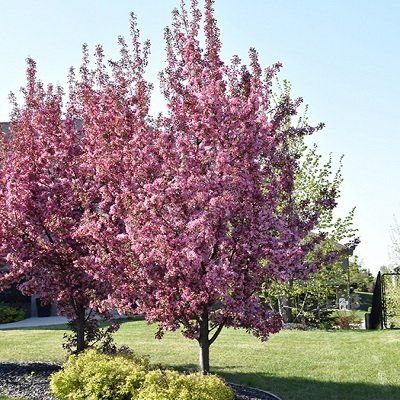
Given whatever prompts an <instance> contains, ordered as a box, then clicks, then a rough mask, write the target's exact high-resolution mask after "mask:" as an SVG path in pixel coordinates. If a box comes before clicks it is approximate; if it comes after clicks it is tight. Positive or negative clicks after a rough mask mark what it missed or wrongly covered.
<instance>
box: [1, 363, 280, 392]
mask: <svg viewBox="0 0 400 400" xmlns="http://www.w3.org/2000/svg"><path fill="white" fill-rule="evenodd" d="M59 369H60V366H59V365H58V364H52V363H40V362H34V363H11V362H9V363H0V395H1V394H6V395H8V396H12V397H16V398H23V399H29V400H55V399H54V397H53V396H52V395H51V393H50V388H49V377H50V375H51V374H52V373H53V372H56V371H58V370H59ZM230 385H231V386H232V388H233V389H234V390H235V391H236V393H237V395H236V399H235V400H279V398H278V397H275V396H273V395H271V394H269V393H266V392H263V391H260V390H257V389H253V388H248V387H246V386H242V385H236V384H234V383H231V384H230Z"/></svg>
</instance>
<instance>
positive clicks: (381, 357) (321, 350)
mask: <svg viewBox="0 0 400 400" xmlns="http://www.w3.org/2000/svg"><path fill="white" fill-rule="evenodd" d="M155 331H156V327H154V326H149V325H147V324H146V323H145V322H144V321H130V322H126V323H124V324H122V326H121V329H120V331H119V332H118V333H117V334H116V340H117V342H118V343H119V344H126V345H129V346H130V347H132V348H133V349H134V350H135V351H136V352H137V353H140V354H148V355H150V357H151V360H152V362H153V363H162V364H164V365H168V366H171V367H174V368H178V369H185V370H188V369H195V368H196V366H197V357H198V348H197V342H195V341H191V340H188V339H185V338H183V337H182V336H181V335H180V334H179V333H168V334H166V335H165V337H164V339H162V340H161V341H159V340H156V339H154V333H155ZM64 332H65V331H64V327H52V328H42V329H32V330H31V329H25V330H13V331H0V360H3V361H16V360H18V361H58V362H61V361H63V360H64V357H65V354H64V352H63V350H62V348H61V342H62V336H63V333H64ZM211 365H212V370H213V372H215V373H218V374H220V375H222V376H224V377H225V378H226V379H228V380H231V381H234V382H238V383H243V384H246V385H250V386H254V387H259V388H261V389H265V390H268V391H271V392H273V393H276V394H277V395H279V396H280V397H281V398H282V399H283V400H300V399H301V400H395V399H400V374H399V367H400V332H399V331H307V332H305V331H282V332H280V333H278V334H276V335H273V336H271V339H270V340H269V341H268V342H267V343H261V342H260V341H258V340H257V339H256V338H254V337H253V336H251V335H249V334H247V333H246V332H244V331H243V330H233V329H226V330H224V331H223V332H222V333H221V335H220V337H219V338H218V340H217V341H216V342H215V344H214V345H213V346H212V349H211Z"/></svg>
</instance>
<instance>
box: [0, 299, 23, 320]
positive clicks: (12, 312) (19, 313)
mask: <svg viewBox="0 0 400 400" xmlns="http://www.w3.org/2000/svg"><path fill="white" fill-rule="evenodd" d="M24 318H25V311H24V310H22V309H20V308H17V307H11V306H8V305H6V304H4V303H0V324H7V323H9V322H16V321H21V320H22V319H24Z"/></svg>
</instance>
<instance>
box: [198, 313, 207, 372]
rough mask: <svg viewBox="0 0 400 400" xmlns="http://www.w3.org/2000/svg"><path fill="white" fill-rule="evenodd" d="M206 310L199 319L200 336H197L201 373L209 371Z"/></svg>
mask: <svg viewBox="0 0 400 400" xmlns="http://www.w3.org/2000/svg"><path fill="white" fill-rule="evenodd" d="M208 334H209V330H208V311H207V310H205V311H204V312H203V315H202V316H201V320H200V337H199V345H200V349H199V350H200V352H199V363H200V371H201V373H202V374H203V375H207V374H209V373H210V341H209V339H208Z"/></svg>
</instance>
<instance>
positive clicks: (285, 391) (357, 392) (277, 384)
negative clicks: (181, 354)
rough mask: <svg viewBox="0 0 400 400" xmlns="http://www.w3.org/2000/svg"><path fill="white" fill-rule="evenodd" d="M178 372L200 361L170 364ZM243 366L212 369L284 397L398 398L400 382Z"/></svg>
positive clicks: (310, 399) (300, 399) (325, 399)
mask: <svg viewBox="0 0 400 400" xmlns="http://www.w3.org/2000/svg"><path fill="white" fill-rule="evenodd" d="M167 367H168V368H172V369H177V370H178V371H187V372H195V371H197V365H196V364H185V365H180V366H167ZM238 368H240V366H239V365H231V366H224V367H215V368H211V372H212V373H214V374H218V375H220V376H222V377H223V378H224V379H226V380H227V381H229V382H232V383H238V384H241V385H245V386H251V387H254V388H258V389H263V390H266V391H268V392H271V393H273V394H276V395H277V396H279V397H280V398H281V399H282V400H397V399H400V380H399V385H398V386H394V385H376V384H368V383H365V382H360V383H358V382H334V381H332V382H324V381H317V380H313V379H306V378H297V377H287V378H286V377H279V376H274V375H270V374H265V373H261V372H260V373H241V372H231V371H232V370H234V369H238Z"/></svg>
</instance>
